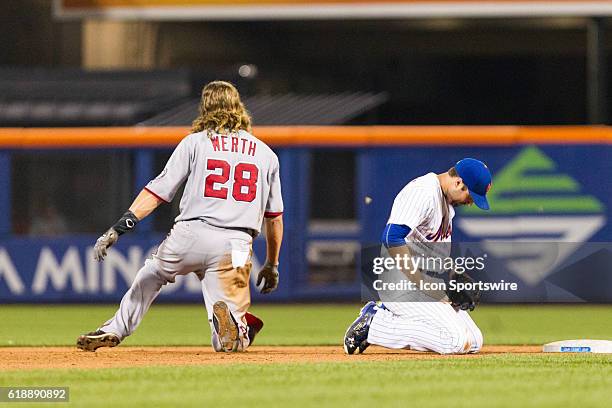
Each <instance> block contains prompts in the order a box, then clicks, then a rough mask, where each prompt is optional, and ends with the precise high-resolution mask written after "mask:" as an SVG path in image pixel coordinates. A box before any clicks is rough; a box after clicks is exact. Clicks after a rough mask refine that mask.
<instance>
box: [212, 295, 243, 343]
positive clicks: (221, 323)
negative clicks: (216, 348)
mask: <svg viewBox="0 0 612 408" xmlns="http://www.w3.org/2000/svg"><path fill="white" fill-rule="evenodd" d="M213 325H214V326H215V331H216V332H217V337H218V338H219V343H220V345H221V351H225V352H227V353H229V352H231V351H237V350H238V345H239V343H240V338H239V334H238V324H236V320H234V316H232V313H231V312H230V310H229V308H228V307H227V304H226V303H225V302H223V301H221V300H220V301H218V302H217V303H215V304H214V305H213Z"/></svg>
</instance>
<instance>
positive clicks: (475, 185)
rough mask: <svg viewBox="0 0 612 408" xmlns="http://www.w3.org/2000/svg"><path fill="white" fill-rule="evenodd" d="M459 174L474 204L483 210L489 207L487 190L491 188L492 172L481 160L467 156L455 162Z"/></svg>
mask: <svg viewBox="0 0 612 408" xmlns="http://www.w3.org/2000/svg"><path fill="white" fill-rule="evenodd" d="M455 170H457V174H458V175H459V177H461V179H462V180H463V184H465V185H466V187H467V188H468V191H469V192H470V196H472V199H473V200H474V204H476V206H477V207H478V208H480V209H482V210H488V209H489V202H488V201H487V192H488V191H489V190H490V189H491V172H490V171H489V169H488V168H487V165H486V164H484V163H483V162H481V161H480V160H476V159H472V158H469V157H468V158H465V159H463V160H459V161H458V162H457V164H455Z"/></svg>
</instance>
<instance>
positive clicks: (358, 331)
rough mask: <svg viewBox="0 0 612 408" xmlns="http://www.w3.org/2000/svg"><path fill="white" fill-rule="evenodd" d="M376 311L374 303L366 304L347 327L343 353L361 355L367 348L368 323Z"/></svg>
mask: <svg viewBox="0 0 612 408" xmlns="http://www.w3.org/2000/svg"><path fill="white" fill-rule="evenodd" d="M377 310H378V308H377V305H376V302H372V301H370V302H368V303H366V305H365V306H364V307H362V308H361V310H360V311H359V317H357V319H355V321H354V322H353V323H352V324H351V325H350V326H349V328H348V329H347V331H346V333H345V334H344V352H345V353H346V354H354V353H355V351H359V352H358V353H359V354H360V353H363V352H364V351H365V349H367V348H368V346H369V345H370V343H368V332H369V331H370V323H371V322H372V319H373V318H374V315H375V314H376V311H377Z"/></svg>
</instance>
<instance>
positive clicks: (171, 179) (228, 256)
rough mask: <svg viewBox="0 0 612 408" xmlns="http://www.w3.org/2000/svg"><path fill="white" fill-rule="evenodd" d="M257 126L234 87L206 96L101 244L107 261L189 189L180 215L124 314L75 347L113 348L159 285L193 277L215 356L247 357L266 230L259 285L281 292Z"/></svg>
mask: <svg viewBox="0 0 612 408" xmlns="http://www.w3.org/2000/svg"><path fill="white" fill-rule="evenodd" d="M250 131H251V120H250V117H249V115H248V113H247V112H246V110H245V108H244V106H243V104H242V102H241V101H240V95H239V94H238V91H237V90H236V88H235V87H234V86H233V85H232V84H230V83H227V82H223V81H215V82H211V83H209V84H208V85H206V86H205V87H204V89H203V91H202V100H201V104H200V116H199V117H198V118H197V119H196V120H195V121H194V123H193V128H192V133H191V134H190V135H188V136H187V137H185V138H184V139H183V140H182V141H181V142H180V143H179V144H178V146H177V147H176V149H175V150H174V152H173V153H172V156H171V157H170V159H169V160H168V163H167V164H166V166H165V168H164V169H163V171H162V172H161V174H159V176H157V178H155V179H154V180H151V181H150V182H149V183H148V184H147V186H146V187H145V188H144V189H143V190H142V191H141V192H140V194H139V195H138V197H137V198H136V199H135V201H134V202H133V204H132V205H131V207H130V208H129V211H127V212H126V213H125V214H124V215H123V216H122V217H121V218H120V219H119V221H117V223H116V224H115V225H114V226H113V227H111V228H110V229H109V230H108V231H107V232H106V233H105V234H104V235H102V236H101V237H100V238H99V239H98V240H97V242H96V245H95V247H94V253H95V257H96V259H97V260H99V261H101V260H103V259H104V257H105V256H106V251H107V249H108V248H109V247H110V246H111V245H113V244H114V243H115V242H116V241H117V239H118V237H119V236H120V235H121V234H123V233H125V232H127V231H130V230H131V229H133V228H134V227H135V226H136V224H137V223H138V221H140V220H142V219H143V218H144V217H146V216H147V215H148V214H150V213H151V212H152V211H153V210H154V209H155V208H156V207H157V206H158V205H160V204H161V203H164V202H170V201H172V199H173V198H174V196H175V194H176V192H177V191H178V189H179V187H180V186H181V185H182V184H183V183H185V190H184V193H183V196H182V198H181V202H180V214H179V215H178V216H177V217H176V219H175V224H174V226H173V228H172V230H171V231H170V233H169V234H168V236H167V238H166V239H165V240H164V241H163V242H162V243H161V244H160V245H159V248H158V249H157V251H156V253H154V254H153V255H152V257H151V258H150V259H147V260H146V261H145V264H144V266H143V267H142V268H141V269H140V270H139V271H138V274H137V275H136V278H135V279H134V282H133V284H132V286H131V287H130V289H129V290H128V291H127V293H126V294H125V295H124V296H123V299H122V300H121V305H120V306H119V310H117V312H116V313H115V315H114V316H113V317H112V318H111V319H110V320H108V321H107V322H106V323H104V324H103V325H102V326H101V327H100V328H99V329H98V330H96V331H94V332H91V333H88V334H85V335H82V336H80V337H79V338H78V340H77V347H78V348H80V349H82V350H86V351H95V350H96V349H97V348H99V347H113V346H116V345H117V344H119V343H120V342H121V341H122V340H123V339H124V338H126V337H127V336H129V335H130V334H132V333H133V332H134V330H136V328H137V327H138V325H139V324H140V322H141V321H142V319H143V317H144V315H145V314H146V312H147V310H149V307H150V306H151V303H152V302H153V301H154V300H155V298H156V297H157V295H158V294H159V292H160V290H161V288H162V286H163V285H166V284H168V283H173V282H174V281H175V278H176V276H177V275H186V274H188V273H191V272H194V273H195V274H196V275H197V276H198V278H199V279H200V280H201V282H202V292H203V295H204V302H205V305H206V310H207V312H208V320H209V322H210V325H211V330H212V345H213V348H214V349H215V351H226V352H230V351H241V350H244V349H246V348H247V347H248V346H249V345H250V344H251V343H252V341H253V338H254V336H255V334H257V332H258V331H259V330H260V329H261V327H262V326H263V322H262V321H261V320H260V319H258V318H257V317H255V316H254V315H252V314H250V313H248V311H247V309H248V308H249V306H250V292H249V275H250V270H251V256H252V242H253V238H254V237H255V236H256V235H257V234H258V233H259V231H260V228H261V226H262V223H263V224H265V227H266V243H267V257H266V262H265V264H264V266H263V268H262V269H261V271H260V272H259V275H258V279H257V285H260V283H261V282H262V281H263V282H264V283H263V286H262V288H261V292H262V293H268V292H270V291H272V290H274V289H276V287H277V285H278V269H277V267H278V262H279V252H280V246H281V241H282V235H283V223H282V212H283V201H282V197H281V185H280V178H279V162H278V158H277V156H276V154H274V152H273V151H272V150H271V149H270V148H269V147H268V146H267V145H266V144H265V143H263V142H262V141H261V140H259V139H257V138H256V137H255V136H253V135H252V134H251V133H250Z"/></svg>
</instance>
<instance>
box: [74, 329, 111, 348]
mask: <svg viewBox="0 0 612 408" xmlns="http://www.w3.org/2000/svg"><path fill="white" fill-rule="evenodd" d="M119 343H121V340H119V336H117V335H116V334H113V333H106V332H103V331H102V330H99V329H98V330H96V331H93V332H90V333H87V334H83V335H81V336H79V338H78V339H77V344H76V345H77V348H80V349H81V350H84V351H96V349H99V348H100V347H115V346H116V345H118V344H119Z"/></svg>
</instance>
